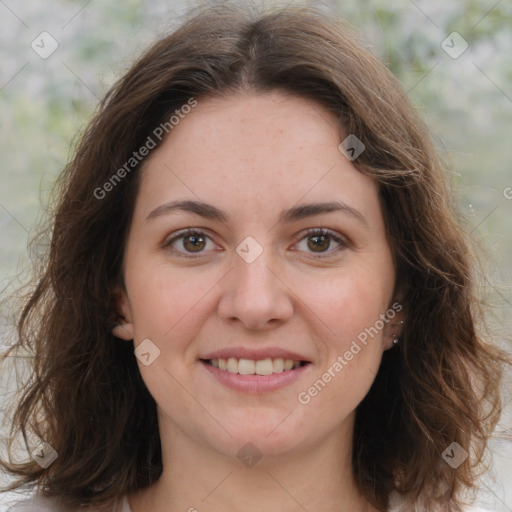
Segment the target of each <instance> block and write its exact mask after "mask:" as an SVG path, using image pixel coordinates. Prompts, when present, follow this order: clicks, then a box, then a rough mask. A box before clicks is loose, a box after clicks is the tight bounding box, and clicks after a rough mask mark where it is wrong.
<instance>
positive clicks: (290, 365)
mask: <svg viewBox="0 0 512 512" xmlns="http://www.w3.org/2000/svg"><path fill="white" fill-rule="evenodd" d="M292 368H293V360H292V359H285V360H284V369H285V370H286V371H287V370H291V369H292Z"/></svg>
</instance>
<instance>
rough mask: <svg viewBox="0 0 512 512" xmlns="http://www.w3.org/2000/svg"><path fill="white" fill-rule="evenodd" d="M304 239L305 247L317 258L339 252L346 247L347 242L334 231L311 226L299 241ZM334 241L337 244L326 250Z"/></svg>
mask: <svg viewBox="0 0 512 512" xmlns="http://www.w3.org/2000/svg"><path fill="white" fill-rule="evenodd" d="M303 240H305V241H306V247H307V250H306V252H308V250H310V251H311V252H313V253H315V254H316V255H317V256H318V257H319V258H328V257H330V256H333V254H335V253H338V252H340V251H341V250H343V249H345V248H346V247H347V242H346V240H344V239H343V238H342V237H340V236H338V235H336V234H335V233H334V232H332V231H331V230H328V229H323V228H313V229H310V230H308V231H307V232H306V235H305V236H304V237H303V238H301V240H300V242H299V243H298V244H297V246H299V245H300V243H301V242H302V241H303ZM333 242H335V243H337V244H338V246H337V247H336V248H334V249H332V250H330V251H328V249H329V247H330V246H331V244H332V243H333Z"/></svg>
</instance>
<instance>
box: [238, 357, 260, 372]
mask: <svg viewBox="0 0 512 512" xmlns="http://www.w3.org/2000/svg"><path fill="white" fill-rule="evenodd" d="M255 368H256V364H255V363H254V361H253V360H252V359H239V360H238V373H239V374H240V375H254V371H255Z"/></svg>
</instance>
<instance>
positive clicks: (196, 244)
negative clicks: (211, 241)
mask: <svg viewBox="0 0 512 512" xmlns="http://www.w3.org/2000/svg"><path fill="white" fill-rule="evenodd" d="M189 242H191V244H192V245H191V246H189V247H186V249H187V250H188V249H190V248H192V249H202V248H203V247H202V245H201V244H204V238H203V237H202V236H196V235H189V236H188V237H187V238H185V245H186V246H187V245H189ZM192 252H194V251H192ZM196 252H197V251H196Z"/></svg>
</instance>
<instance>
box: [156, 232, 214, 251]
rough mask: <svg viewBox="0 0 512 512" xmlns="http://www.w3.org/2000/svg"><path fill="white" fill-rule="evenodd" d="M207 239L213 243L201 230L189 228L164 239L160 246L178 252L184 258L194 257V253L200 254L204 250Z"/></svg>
mask: <svg viewBox="0 0 512 512" xmlns="http://www.w3.org/2000/svg"><path fill="white" fill-rule="evenodd" d="M208 241H210V242H211V243H212V244H213V241H212V240H211V238H210V237H209V236H208V235H206V234H205V233H204V232H203V231H199V230H196V229H190V228H189V229H187V230H185V231H181V232H179V233H177V234H176V235H175V236H173V237H172V238H170V239H166V240H165V241H164V243H163V244H162V247H163V248H165V249H169V250H170V251H171V252H174V253H178V254H179V255H180V256H183V257H184V258H195V257H196V256H194V254H197V255H201V254H202V253H204V252H205V251H204V249H205V248H206V247H207V245H208Z"/></svg>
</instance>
